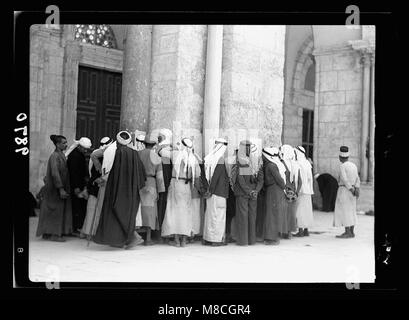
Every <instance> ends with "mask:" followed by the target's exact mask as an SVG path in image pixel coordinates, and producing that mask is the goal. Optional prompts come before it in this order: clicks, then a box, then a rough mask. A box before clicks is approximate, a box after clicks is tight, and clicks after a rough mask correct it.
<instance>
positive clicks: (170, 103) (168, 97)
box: [150, 81, 177, 109]
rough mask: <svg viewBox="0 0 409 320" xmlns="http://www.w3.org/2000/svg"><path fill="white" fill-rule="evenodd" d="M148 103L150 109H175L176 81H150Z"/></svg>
mask: <svg viewBox="0 0 409 320" xmlns="http://www.w3.org/2000/svg"><path fill="white" fill-rule="evenodd" d="M150 105H151V109H161V108H174V109H176V106H177V95H176V81H152V82H151V96H150Z"/></svg>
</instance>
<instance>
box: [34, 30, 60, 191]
mask: <svg viewBox="0 0 409 320" xmlns="http://www.w3.org/2000/svg"><path fill="white" fill-rule="evenodd" d="M30 36H31V37H30V136H29V137H30V139H29V140H30V141H29V143H30V153H29V155H30V183H29V187H30V191H31V192H32V193H33V194H36V192H38V191H39V188H41V186H42V185H44V183H43V178H44V176H45V172H46V166H47V161H48V158H49V156H50V154H51V153H52V151H53V150H54V145H53V144H52V142H51V140H50V138H49V137H50V135H51V134H60V133H61V117H62V100H63V94H62V92H63V62H64V49H63V48H62V47H61V46H60V38H61V29H56V28H52V29H51V28H46V27H45V26H42V25H41V26H40V25H32V26H31V28H30Z"/></svg>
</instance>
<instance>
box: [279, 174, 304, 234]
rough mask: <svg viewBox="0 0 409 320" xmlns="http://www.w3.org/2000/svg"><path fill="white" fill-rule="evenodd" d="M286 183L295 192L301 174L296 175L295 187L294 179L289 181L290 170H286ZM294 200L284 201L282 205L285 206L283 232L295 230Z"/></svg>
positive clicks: (298, 186)
mask: <svg viewBox="0 0 409 320" xmlns="http://www.w3.org/2000/svg"><path fill="white" fill-rule="evenodd" d="M285 174H286V185H287V186H291V188H292V189H293V190H294V189H296V190H295V191H296V192H297V194H298V193H299V191H300V188H301V185H302V181H301V176H300V175H298V183H297V187H295V181H293V182H290V172H289V171H288V170H286V172H285ZM296 205H297V204H296V201H292V202H288V201H286V204H284V206H285V207H286V211H287V212H286V219H285V221H283V226H282V230H283V233H286V234H287V233H289V232H292V231H297V216H296Z"/></svg>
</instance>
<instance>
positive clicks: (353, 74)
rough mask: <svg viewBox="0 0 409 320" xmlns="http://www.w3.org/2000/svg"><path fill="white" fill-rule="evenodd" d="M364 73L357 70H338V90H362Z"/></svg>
mask: <svg viewBox="0 0 409 320" xmlns="http://www.w3.org/2000/svg"><path fill="white" fill-rule="evenodd" d="M361 88H362V74H361V72H359V70H358V71H355V70H344V71H338V90H361Z"/></svg>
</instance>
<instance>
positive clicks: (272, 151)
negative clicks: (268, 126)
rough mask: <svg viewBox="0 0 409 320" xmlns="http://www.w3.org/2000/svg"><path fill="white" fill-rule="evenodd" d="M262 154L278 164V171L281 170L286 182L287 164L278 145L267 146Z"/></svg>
mask: <svg viewBox="0 0 409 320" xmlns="http://www.w3.org/2000/svg"><path fill="white" fill-rule="evenodd" d="M262 154H263V156H264V157H265V158H266V159H267V160H268V161H270V162H272V163H274V164H275V165H276V166H277V168H278V171H279V172H280V176H281V178H283V180H284V182H285V166H284V164H283V163H282V162H281V160H280V150H279V149H278V148H276V147H271V148H268V147H267V148H264V149H263V152H262Z"/></svg>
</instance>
